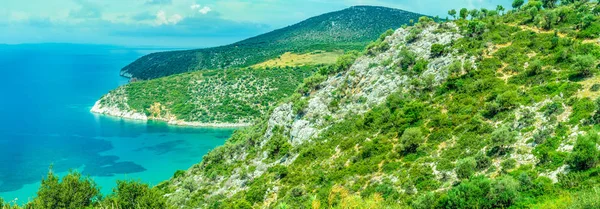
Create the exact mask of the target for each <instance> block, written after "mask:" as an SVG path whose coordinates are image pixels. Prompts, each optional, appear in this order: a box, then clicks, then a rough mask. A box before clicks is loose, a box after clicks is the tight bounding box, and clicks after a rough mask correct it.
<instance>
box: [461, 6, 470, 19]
mask: <svg viewBox="0 0 600 209" xmlns="http://www.w3.org/2000/svg"><path fill="white" fill-rule="evenodd" d="M468 16H469V10H468V9H467V8H462V9H460V18H461V19H467V17H468Z"/></svg>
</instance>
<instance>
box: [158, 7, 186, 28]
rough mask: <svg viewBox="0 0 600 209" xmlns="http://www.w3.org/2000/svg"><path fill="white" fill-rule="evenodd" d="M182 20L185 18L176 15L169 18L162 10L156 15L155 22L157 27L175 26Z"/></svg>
mask: <svg viewBox="0 0 600 209" xmlns="http://www.w3.org/2000/svg"><path fill="white" fill-rule="evenodd" d="M181 20H183V16H181V15H180V14H174V15H171V16H170V17H169V16H167V13H166V12H165V11H163V10H160V11H158V12H157V13H156V20H154V23H155V24H156V25H175V24H177V23H178V22H180V21H181Z"/></svg>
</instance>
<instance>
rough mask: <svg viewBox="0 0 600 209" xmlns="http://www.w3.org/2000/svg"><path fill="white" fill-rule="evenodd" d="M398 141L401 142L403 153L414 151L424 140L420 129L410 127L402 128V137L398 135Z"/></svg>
mask: <svg viewBox="0 0 600 209" xmlns="http://www.w3.org/2000/svg"><path fill="white" fill-rule="evenodd" d="M400 141H401V142H402V146H403V151H404V153H414V152H416V151H417V148H419V146H420V145H421V144H422V143H423V141H425V140H424V138H423V133H421V129H420V128H418V127H412V128H408V129H406V130H404V133H402V137H400Z"/></svg>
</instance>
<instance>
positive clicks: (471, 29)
mask: <svg viewBox="0 0 600 209" xmlns="http://www.w3.org/2000/svg"><path fill="white" fill-rule="evenodd" d="M467 28H468V33H469V35H470V36H471V37H476V36H479V35H481V34H483V32H485V28H486V24H485V23H484V22H482V21H479V20H475V21H469V24H468V25H467Z"/></svg>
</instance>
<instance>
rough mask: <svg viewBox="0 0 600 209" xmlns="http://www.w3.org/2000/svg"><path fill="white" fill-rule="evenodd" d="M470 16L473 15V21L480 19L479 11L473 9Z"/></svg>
mask: <svg viewBox="0 0 600 209" xmlns="http://www.w3.org/2000/svg"><path fill="white" fill-rule="evenodd" d="M469 15H471V20H474V19H477V18H479V10H478V9H472V10H471V11H469Z"/></svg>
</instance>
